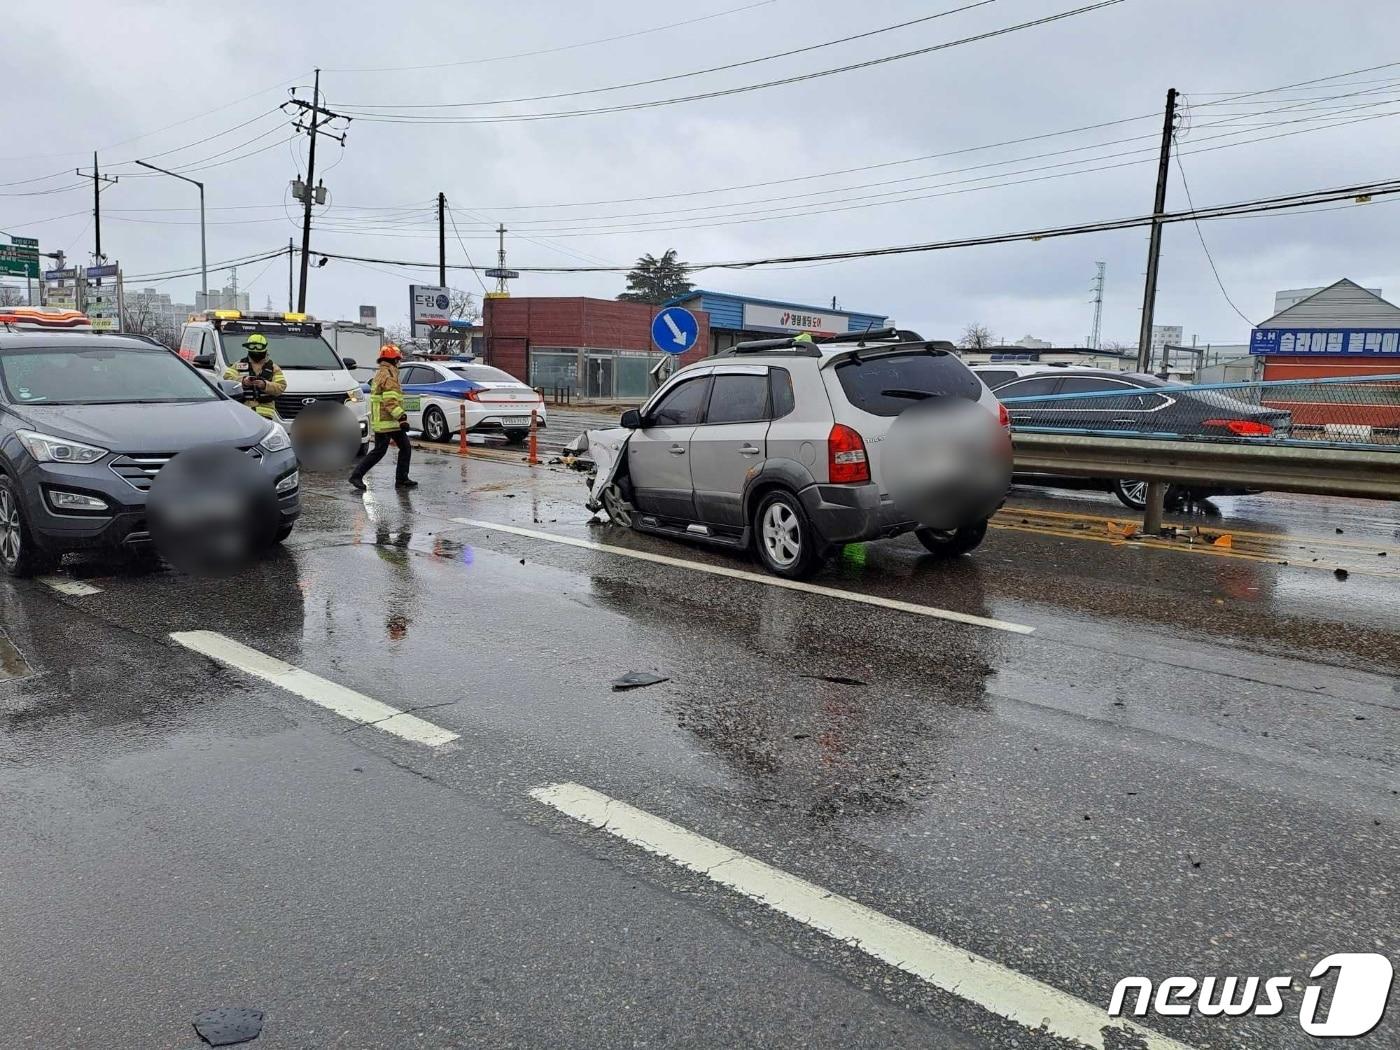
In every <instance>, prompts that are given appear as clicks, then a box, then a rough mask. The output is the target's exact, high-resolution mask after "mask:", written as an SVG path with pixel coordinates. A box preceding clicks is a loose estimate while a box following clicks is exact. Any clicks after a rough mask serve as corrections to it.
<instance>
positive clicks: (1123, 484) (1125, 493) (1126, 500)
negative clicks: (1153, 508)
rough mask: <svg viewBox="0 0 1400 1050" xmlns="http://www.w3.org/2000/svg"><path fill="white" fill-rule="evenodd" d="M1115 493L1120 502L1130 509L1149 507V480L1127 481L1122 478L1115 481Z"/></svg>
mask: <svg viewBox="0 0 1400 1050" xmlns="http://www.w3.org/2000/svg"><path fill="white" fill-rule="evenodd" d="M1113 494H1114V495H1115V496H1117V497H1118V502H1119V503H1121V504H1123V506H1125V507H1127V508H1128V509H1129V510H1146V509H1147V482H1145V481H1126V480H1124V479H1122V478H1120V479H1119V480H1117V481H1115V482H1114V483H1113Z"/></svg>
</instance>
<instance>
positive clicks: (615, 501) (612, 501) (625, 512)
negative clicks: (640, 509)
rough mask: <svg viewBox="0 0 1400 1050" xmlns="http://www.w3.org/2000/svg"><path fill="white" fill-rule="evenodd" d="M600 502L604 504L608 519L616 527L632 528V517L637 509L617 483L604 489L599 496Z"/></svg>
mask: <svg viewBox="0 0 1400 1050" xmlns="http://www.w3.org/2000/svg"><path fill="white" fill-rule="evenodd" d="M599 502H601V503H602V504H603V510H604V511H606V512H607V515H608V519H609V520H610V521H611V522H612V523H613V524H614V525H619V526H621V527H622V528H624V529H630V528H631V527H632V515H633V514H634V513H635V508H634V507H633V506H632V502H631V501H630V500H629V499H628V498H627V494H626V493H625V492H623V491H622V489H621V488H620V487H619V486H618V484H617V483H616V482H613V483H612V484H611V485H609V486H608V487H607V488H605V489H603V491H602V493H601V494H600V495H599Z"/></svg>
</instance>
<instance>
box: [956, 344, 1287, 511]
mask: <svg viewBox="0 0 1400 1050" xmlns="http://www.w3.org/2000/svg"><path fill="white" fill-rule="evenodd" d="M973 371H975V372H977V373H978V375H979V376H981V377H982V379H983V380H984V381H985V382H986V383H987V385H988V386H990V387H991V389H992V392H993V393H995V394H996V396H997V398H998V399H1001V400H1006V401H1008V402H1009V404H1008V406H1007V407H1008V410H1009V411H1010V414H1011V422H1012V425H1013V426H1018V427H1036V426H1049V427H1056V428H1073V429H1076V430H1086V431H1093V432H1099V433H1106V432H1108V433H1120V432H1121V433H1124V434H1157V433H1165V434H1178V435H1182V436H1185V437H1214V438H1241V437H1244V438H1268V437H1287V436H1288V433H1289V430H1290V428H1291V426H1292V416H1291V415H1290V414H1289V413H1288V412H1286V411H1282V410H1279V409H1273V408H1266V407H1261V406H1259V405H1251V404H1249V403H1247V402H1245V401H1241V400H1239V399H1238V398H1234V397H1230V396H1229V395H1228V394H1226V393H1224V392H1222V391H1219V390H1196V389H1193V388H1192V387H1189V386H1182V385H1180V384H1177V383H1171V382H1168V381H1166V380H1163V379H1160V378H1158V377H1157V376H1151V375H1144V374H1142V373H1137V372H1113V371H1109V370H1107V369H1099V368H1065V367H1062V366H1057V365H1039V366H1026V365H1020V366H1015V367H1010V366H1006V365H996V364H992V365H979V366H977V367H975V368H974V369H973ZM1113 392H1119V393H1121V394H1122V395H1123V396H1122V397H1086V398H1084V399H1082V400H1077V399H1075V398H1073V397H1071V396H1068V395H1073V394H1108V393H1113ZM1015 398H1053V400H1045V401H1024V402H1017V401H1015V400H1011V399H1015ZM1013 480H1014V481H1015V482H1016V483H1018V484H1030V485H1052V486H1054V487H1056V488H1094V489H1100V490H1103V491H1107V492H1112V493H1113V494H1114V495H1115V496H1117V497H1118V499H1119V501H1120V502H1122V503H1123V504H1124V505H1125V506H1127V507H1131V508H1133V509H1134V510H1141V509H1143V508H1144V507H1145V506H1146V498H1147V483H1146V482H1145V481H1138V480H1134V479H1123V478H1074V477H1067V476H1063V475H1051V474H1020V473H1018V474H1016V475H1015V476H1014V478H1013ZM1248 491H1250V490H1247V489H1242V488H1230V487H1223V486H1187V485H1170V486H1168V489H1167V499H1166V502H1167V504H1168V505H1169V506H1172V505H1180V504H1182V503H1185V502H1187V501H1198V500H1202V499H1208V498H1210V497H1212V496H1238V495H1244V494H1245V493H1246V492H1248Z"/></svg>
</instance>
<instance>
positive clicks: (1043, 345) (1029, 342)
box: [1012, 335, 1053, 350]
mask: <svg viewBox="0 0 1400 1050" xmlns="http://www.w3.org/2000/svg"><path fill="white" fill-rule="evenodd" d="M1012 345H1013V346H1024V347H1025V348H1026V349H1027V350H1049V349H1050V347H1051V346H1052V345H1053V344H1052V343H1049V342H1047V341H1046V340H1044V339H1037V338H1036V337H1035V336H1033V335H1023V336H1021V338H1020V339H1017V340H1016V342H1015V343H1013V344H1012Z"/></svg>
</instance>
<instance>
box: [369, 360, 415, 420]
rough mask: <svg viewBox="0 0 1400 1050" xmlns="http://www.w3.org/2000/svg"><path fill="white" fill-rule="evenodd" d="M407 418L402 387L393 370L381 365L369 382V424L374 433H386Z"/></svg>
mask: <svg viewBox="0 0 1400 1050" xmlns="http://www.w3.org/2000/svg"><path fill="white" fill-rule="evenodd" d="M406 419H408V412H407V410H406V409H405V408H404V398H403V387H401V386H400V385H399V378H398V376H397V375H395V374H394V372H393V370H392V369H390V368H388V367H381V368H380V369H379V371H378V372H376V373H375V374H374V379H372V380H371V381H370V384H369V425H370V429H371V430H373V431H374V432H375V433H376V434H387V433H389V432H390V431H393V430H399V429H401V428H402V427H403V424H404V421H405V420H406Z"/></svg>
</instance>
